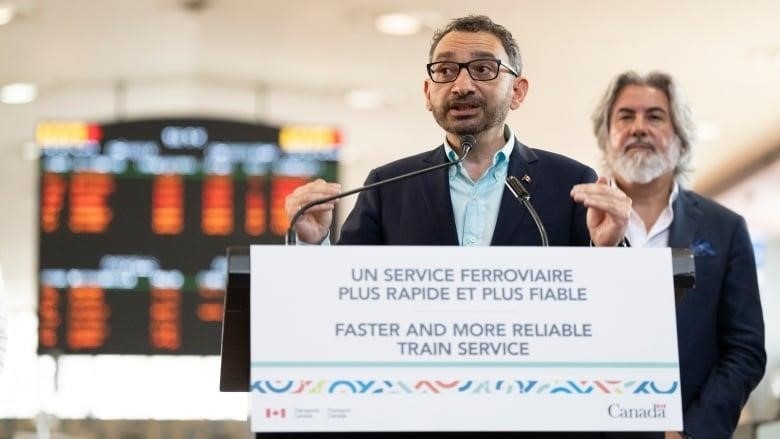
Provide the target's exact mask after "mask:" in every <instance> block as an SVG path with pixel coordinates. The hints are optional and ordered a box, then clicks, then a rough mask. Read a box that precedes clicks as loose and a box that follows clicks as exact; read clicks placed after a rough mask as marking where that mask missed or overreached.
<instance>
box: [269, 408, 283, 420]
mask: <svg viewBox="0 0 780 439" xmlns="http://www.w3.org/2000/svg"><path fill="white" fill-rule="evenodd" d="M265 417H266V418H286V417H287V410H286V409H269V408H266V409H265Z"/></svg>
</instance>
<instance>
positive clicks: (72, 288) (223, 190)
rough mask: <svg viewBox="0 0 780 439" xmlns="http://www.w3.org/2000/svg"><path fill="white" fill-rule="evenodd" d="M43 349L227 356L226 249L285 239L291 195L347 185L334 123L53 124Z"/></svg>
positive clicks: (42, 233) (43, 170) (40, 135)
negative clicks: (317, 186) (311, 184)
mask: <svg viewBox="0 0 780 439" xmlns="http://www.w3.org/2000/svg"><path fill="white" fill-rule="evenodd" d="M36 142H37V144H38V146H39V149H40V179H39V182H40V188H39V190H40V204H39V209H40V210H39V218H40V228H39V270H40V271H39V283H38V284H39V311H38V317H39V327H38V336H39V337H38V340H39V343H38V352H39V353H40V354H139V355H150V354H187V355H218V354H219V345H220V337H221V324H222V314H223V305H224V288H225V283H226V276H227V273H226V257H225V254H226V249H227V247H229V246H246V245H250V244H282V243H283V242H284V236H285V233H286V231H287V228H288V221H287V216H286V214H285V211H284V198H285V197H286V196H287V194H289V193H290V192H291V191H292V190H293V189H294V188H295V187H297V186H299V185H301V184H303V183H305V182H307V181H310V180H312V179H315V178H320V177H321V178H324V179H326V180H330V181H335V180H337V172H338V153H339V149H340V146H341V135H340V133H339V131H338V130H336V129H334V128H332V127H319V126H278V127H273V126H267V125H260V124H251V123H244V122H236V121H224V120H211V119H166V120H140V121H128V122H119V123H107V124H98V123H87V122H78V121H46V122H41V123H40V124H39V125H38V127H37V129H36Z"/></svg>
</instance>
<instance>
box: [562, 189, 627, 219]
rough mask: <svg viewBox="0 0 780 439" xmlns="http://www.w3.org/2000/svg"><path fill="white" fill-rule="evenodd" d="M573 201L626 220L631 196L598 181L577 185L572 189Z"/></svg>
mask: <svg viewBox="0 0 780 439" xmlns="http://www.w3.org/2000/svg"><path fill="white" fill-rule="evenodd" d="M571 196H572V198H573V199H574V201H576V202H578V203H582V204H583V205H585V206H586V207H589V208H594V209H599V210H602V211H604V213H606V214H607V215H610V216H613V217H616V218H617V219H619V220H626V221H627V220H628V216H629V214H630V213H631V198H629V197H628V196H627V195H626V194H625V193H624V192H623V191H621V190H620V189H618V188H616V187H610V186H608V185H605V184H600V183H590V184H582V185H577V186H575V187H574V188H573V189H572V192H571Z"/></svg>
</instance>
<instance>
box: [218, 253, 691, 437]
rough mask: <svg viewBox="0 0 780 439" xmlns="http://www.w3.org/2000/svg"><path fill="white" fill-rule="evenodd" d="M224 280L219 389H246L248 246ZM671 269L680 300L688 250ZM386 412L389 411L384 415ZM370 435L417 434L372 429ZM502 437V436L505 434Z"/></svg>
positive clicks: (686, 284) (675, 257)
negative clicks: (225, 280) (225, 282)
mask: <svg viewBox="0 0 780 439" xmlns="http://www.w3.org/2000/svg"><path fill="white" fill-rule="evenodd" d="M227 258H228V263H227V266H228V282H227V287H226V294H225V307H224V316H223V329H222V346H221V370H220V390H221V391H223V392H248V391H249V387H250V362H251V358H250V296H251V295H250V271H251V270H250V267H251V264H250V256H249V247H231V248H229V249H228V250H227ZM672 272H673V277H674V280H673V285H674V291H675V299H676V301H677V302H679V300H680V299H681V297H682V295H683V293H684V291H685V290H686V289H689V288H692V287H693V286H694V281H695V268H694V260H693V255H692V253H691V252H690V251H689V250H687V249H672ZM388 415H389V414H388ZM482 434H484V433H465V432H464V433H452V432H447V433H435V432H429V433H425V434H424V436H425V437H477V435H480V437H481V435H482ZM366 435H367V433H344V432H339V433H335V432H334V433H311V432H308V433H259V434H258V437H280V438H281V437H309V438H312V437H365V436H366ZM368 435H369V436H370V437H374V438H379V437H412V436H414V437H419V436H420V433H411V432H410V433H402V432H375V433H368ZM503 435H509V436H511V437H518V435H522V433H514V432H512V433H510V432H505V433H504V432H491V433H490V436H491V437H504V436H503ZM509 436H506V437H509ZM548 436H549V437H568V436H555V433H544V434H540V433H534V436H533V437H548Z"/></svg>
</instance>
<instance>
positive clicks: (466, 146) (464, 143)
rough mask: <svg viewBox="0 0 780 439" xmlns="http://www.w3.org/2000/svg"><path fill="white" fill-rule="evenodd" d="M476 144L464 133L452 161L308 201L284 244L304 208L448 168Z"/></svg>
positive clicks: (290, 235) (291, 234)
mask: <svg viewBox="0 0 780 439" xmlns="http://www.w3.org/2000/svg"><path fill="white" fill-rule="evenodd" d="M476 145H477V139H476V138H475V137H474V136H472V135H470V134H467V135H465V136H463V137H461V138H460V150H461V151H463V155H462V156H461V157H460V158H459V159H458V160H455V161H454V162H450V161H447V162H445V163H440V164H438V165H434V166H430V167H427V168H423V169H418V170H416V171H412V172H408V173H406V174H401V175H397V176H395V177H392V178H388V179H386V180H380V181H377V182H374V183H371V184H368V185H365V186H361V187H359V188H357V189H352V190H349V191H346V192H342V193H340V194H338V195H333V196H330V197H325V198H320V199H318V200H314V201H310V202H308V203H306V204H304V205H303V206H301V207H300V208H299V209H298V211H297V212H295V215H293V217H292V219H291V220H290V228H289V229H287V241H286V244H287V245H295V240H296V237H295V224H296V223H297V222H298V220H299V219H300V218H301V216H302V215H303V214H304V213H305V212H306V210H308V209H310V208H312V207H314V206H319V205H320V204H325V203H327V202H330V201H333V200H338V199H339V198H343V197H346V196H348V195H352V194H356V193H358V192H363V191H365V190H368V189H373V188H375V187H379V186H384V185H386V184H388V183H393V182H396V181H400V180H406V179H407V178H410V177H414V176H417V175H420V174H426V173H428V172H432V171H435V170H437V169H442V168H448V167H450V166H452V165H456V164H458V163H460V162H462V161H463V160H465V159H466V156H467V155H469V151H471V150H472V148H474V147H475V146H476Z"/></svg>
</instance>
